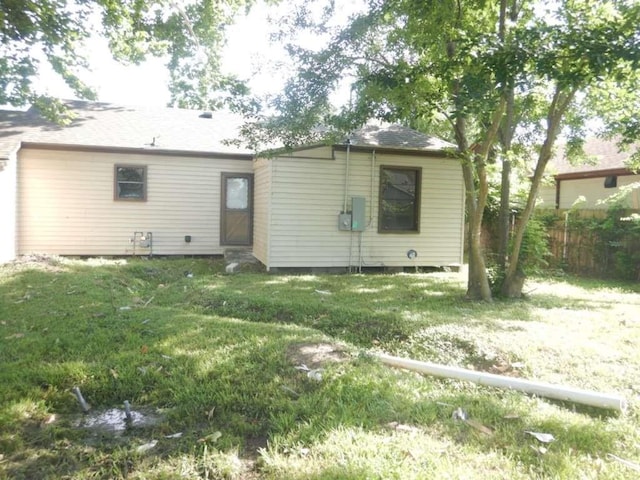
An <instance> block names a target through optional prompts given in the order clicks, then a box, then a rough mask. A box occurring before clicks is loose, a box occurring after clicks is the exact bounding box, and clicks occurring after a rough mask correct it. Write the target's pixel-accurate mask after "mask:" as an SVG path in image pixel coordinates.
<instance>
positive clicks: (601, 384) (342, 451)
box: [0, 258, 640, 479]
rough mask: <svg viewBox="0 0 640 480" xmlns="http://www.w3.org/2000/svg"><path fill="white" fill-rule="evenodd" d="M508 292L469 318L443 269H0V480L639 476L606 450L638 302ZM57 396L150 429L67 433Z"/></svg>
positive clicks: (630, 383) (637, 447)
mask: <svg viewBox="0 0 640 480" xmlns="http://www.w3.org/2000/svg"><path fill="white" fill-rule="evenodd" d="M527 289H528V290H529V298H528V299H527V300H525V301H508V302H507V301H504V302H502V301H500V302H495V303H493V304H473V303H468V302H466V301H465V300H464V299H463V294H464V278H463V277H462V276H461V275H457V274H447V273H431V274H400V275H350V276H347V275H344V276H329V275H286V276H284V275H279V276H275V275H267V274H264V273H259V272H245V273H240V274H237V275H225V274H224V273H223V265H222V264H221V263H220V262H219V261H217V260H202V259H199V260H193V259H187V260H153V261H148V260H129V261H126V262H124V261H121V262H112V261H91V262H87V261H70V260H63V259H56V258H43V259H39V261H34V262H31V263H29V262H26V261H23V262H20V263H15V264H11V265H6V266H3V267H0V362H1V365H2V369H0V425H2V427H1V428H0V478H12V479H13V478H15V479H21V478H24V479H30V478H69V479H88V478H105V479H106V478H134V479H167V478H210V479H211V478H228V479H235V478H248V479H258V478H264V479H279V478H291V479H330V478H346V479H360V478H401V479H411V478H416V479H419V478H509V479H512V478H514V479H517V478H523V479H524V478H604V479H620V478H629V479H631V478H637V475H638V472H636V471H634V470H633V469H632V467H629V466H627V465H624V464H622V463H620V462H618V461H615V460H613V459H612V457H610V456H608V454H614V455H616V456H618V457H621V458H624V459H626V460H628V461H630V462H635V463H640V415H639V408H638V401H637V399H638V393H639V391H640V353H639V350H638V348H637V345H638V343H639V342H638V340H640V317H639V316H638V312H639V311H640V294H639V291H640V287H639V285H638V284H604V283H594V282H587V281H578V280H574V279H559V280H544V281H543V280H536V281H532V282H529V284H528V285H527ZM305 348H308V349H309V351H310V352H312V353H314V354H319V357H312V356H305V355H308V354H309V353H308V352H306V351H305ZM376 351H384V352H388V353H391V354H395V355H401V356H408V357H411V358H416V359H423V360H429V361H436V362H442V363H446V364H450V365H457V366H462V367H467V368H475V369H479V370H485V371H491V372H494V373H501V374H504V375H514V376H522V377H526V378H531V379H539V380H543V381H549V382H554V383H561V384H565V385H571V386H574V387H578V388H588V389H594V390H600V391H611V392H617V393H620V394H623V395H625V396H626V397H627V399H628V400H629V401H630V408H629V411H628V412H627V413H626V414H625V415H618V414H615V413H612V412H606V411H601V410H597V409H594V408H588V407H584V406H578V405H572V404H568V403H562V402H554V401H550V400H545V399H541V398H534V397H529V396H526V395H522V394H519V393H514V392H509V391H501V390H497V389H491V388H486V387H480V386H477V385H474V384H468V383H464V382H459V381H454V380H438V379H434V378H429V377H423V376H420V375H417V374H414V373H411V372H405V371H401V370H393V369H389V368H386V367H384V366H382V365H381V364H380V363H379V362H377V361H376V360H375V359H373V358H372V356H371V355H370V353H372V352H376ZM300 363H307V366H308V367H309V368H318V367H321V368H323V371H322V372H321V374H322V379H321V380H320V381H317V380H314V379H313V376H310V375H308V374H307V372H305V371H304V370H302V369H297V368H295V367H296V366H299V364H300ZM74 386H79V387H80V388H81V390H82V392H83V394H84V396H85V398H86V399H87V400H88V402H89V403H90V404H91V405H92V410H91V412H90V413H89V415H88V416H87V417H89V418H90V417H91V415H92V414H96V413H99V412H103V411H106V410H108V409H113V408H122V404H123V401H124V400H128V401H130V402H131V404H132V406H133V409H134V410H135V411H139V412H142V413H147V414H151V413H152V414H153V415H154V416H156V417H157V419H158V420H157V421H156V422H155V423H151V424H150V425H147V426H143V425H140V424H136V423H135V422H134V424H133V425H132V426H131V427H130V428H128V429H126V430H124V431H122V432H113V431H111V430H104V429H88V428H83V427H80V426H78V422H82V421H83V415H82V414H81V413H79V410H80V409H79V406H78V403H77V401H76V400H75V398H74V396H73V395H72V394H71V393H70V392H71V389H72V387H74ZM457 408H462V409H464V410H465V412H466V413H467V414H468V416H469V419H470V420H472V421H473V422H471V423H466V422H462V421H459V420H456V419H454V418H453V416H452V414H453V412H454V411H455V410H456V409H457ZM123 415H124V414H123ZM86 420H87V419H86V418H84V421H85V422H86ZM479 425H480V427H479ZM482 426H484V427H486V429H485V428H482ZM487 429H489V430H487ZM525 431H537V432H545V433H551V434H553V435H554V437H555V438H556V441H555V442H553V443H550V444H541V443H539V442H538V441H537V440H535V439H534V438H533V437H531V436H530V435H527V434H526V433H525ZM151 445H152V446H151ZM141 447H142V448H141Z"/></svg>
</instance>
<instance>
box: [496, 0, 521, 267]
mask: <svg viewBox="0 0 640 480" xmlns="http://www.w3.org/2000/svg"><path fill="white" fill-rule="evenodd" d="M519 11H520V9H519V4H518V1H517V0H513V1H509V0H501V1H500V24H499V29H498V34H499V36H500V39H501V40H502V41H503V42H505V41H506V33H507V16H508V18H509V21H510V22H511V23H512V24H515V23H516V21H517V20H518V14H519ZM504 98H505V101H506V110H505V116H504V119H503V122H502V125H501V126H500V135H499V139H500V144H501V145H502V177H501V181H500V211H499V214H498V258H497V263H498V269H499V271H500V274H501V275H503V274H504V273H505V270H506V268H507V259H508V254H509V230H510V220H511V208H510V204H509V200H510V197H511V159H510V156H509V155H510V153H511V143H512V141H513V135H514V133H515V125H516V118H515V117H516V110H515V88H514V85H513V79H509V81H508V86H507V87H506V89H505V92H504Z"/></svg>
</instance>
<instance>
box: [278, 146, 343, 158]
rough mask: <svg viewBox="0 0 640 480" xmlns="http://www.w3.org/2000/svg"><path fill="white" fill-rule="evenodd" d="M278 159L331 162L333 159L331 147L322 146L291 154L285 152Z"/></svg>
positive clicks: (299, 150) (303, 149) (295, 151)
mask: <svg viewBox="0 0 640 480" xmlns="http://www.w3.org/2000/svg"><path fill="white" fill-rule="evenodd" d="M279 157H280V158H317V159H325V160H331V159H333V147H332V146H330V145H324V146H319V147H311V148H301V149H296V150H294V151H292V152H286V153H283V154H282V155H279Z"/></svg>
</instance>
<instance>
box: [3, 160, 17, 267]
mask: <svg viewBox="0 0 640 480" xmlns="http://www.w3.org/2000/svg"><path fill="white" fill-rule="evenodd" d="M16 177H17V176H16V156H15V154H11V155H10V158H8V159H7V160H4V161H3V160H1V159H0V263H5V262H9V261H11V260H13V259H14V258H15V255H16Z"/></svg>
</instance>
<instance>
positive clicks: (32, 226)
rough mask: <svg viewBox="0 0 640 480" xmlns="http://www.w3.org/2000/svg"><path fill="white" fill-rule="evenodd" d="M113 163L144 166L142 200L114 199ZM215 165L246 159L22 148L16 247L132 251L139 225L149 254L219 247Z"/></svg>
mask: <svg viewBox="0 0 640 480" xmlns="http://www.w3.org/2000/svg"><path fill="white" fill-rule="evenodd" d="M116 164H126V165H146V166H147V182H148V185H147V201H144V202H131V201H116V200H114V165H116ZM222 171H226V172H238V173H245V172H246V173H250V172H251V171H252V166H251V162H250V161H243V160H219V159H210V158H187V157H171V156H161V155H137V154H119V153H104V152H77V151H58V150H56V151H49V150H40V149H23V150H22V151H21V152H20V168H19V171H18V185H19V187H18V189H19V192H18V198H19V201H18V209H19V226H18V248H19V252H20V253H22V254H25V253H31V252H44V253H53V254H61V255H127V254H131V253H133V250H132V246H131V244H130V241H129V239H130V238H131V237H132V236H133V234H134V232H136V231H142V232H151V233H152V234H153V253H154V254H159V255H173V254H194V255H200V254H220V253H222V252H223V249H222V247H221V246H220V185H221V181H220V174H221V172H222ZM185 235H191V237H192V241H191V243H186V242H185V241H184V236H185ZM138 251H139V249H138Z"/></svg>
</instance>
